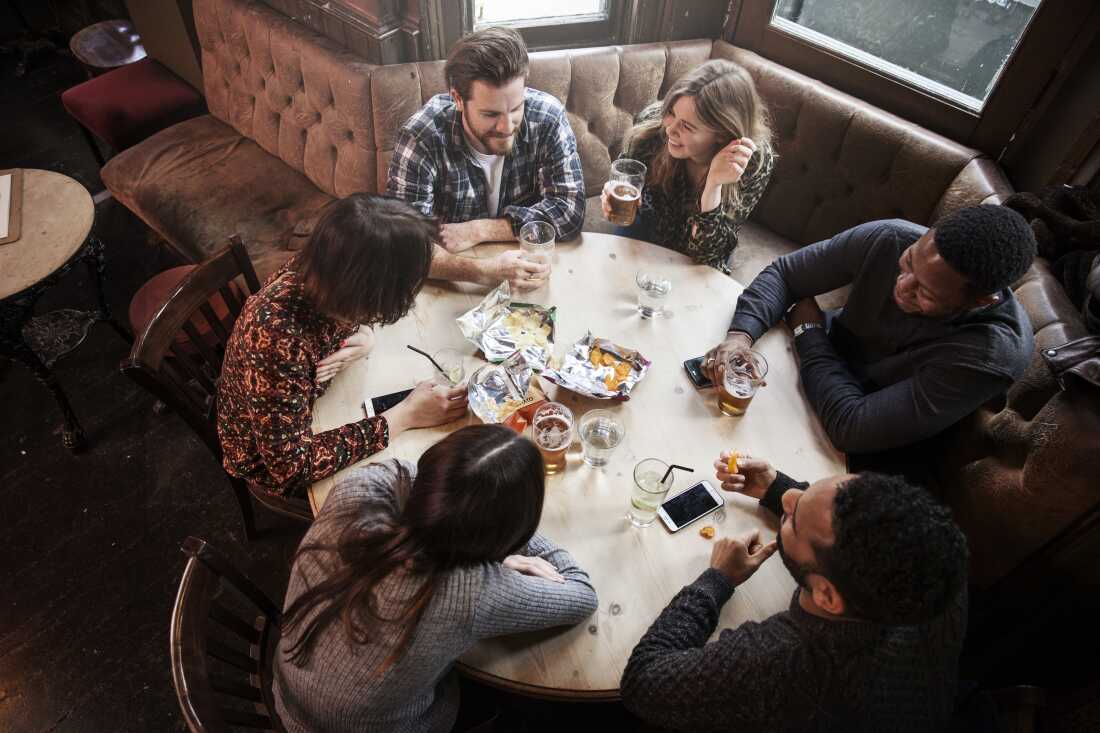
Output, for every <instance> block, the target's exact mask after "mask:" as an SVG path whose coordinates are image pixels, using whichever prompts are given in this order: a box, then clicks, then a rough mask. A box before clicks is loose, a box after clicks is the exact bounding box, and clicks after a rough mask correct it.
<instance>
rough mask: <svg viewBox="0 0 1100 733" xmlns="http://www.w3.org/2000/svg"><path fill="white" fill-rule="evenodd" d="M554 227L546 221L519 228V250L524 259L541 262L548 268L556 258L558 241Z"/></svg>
mask: <svg viewBox="0 0 1100 733" xmlns="http://www.w3.org/2000/svg"><path fill="white" fill-rule="evenodd" d="M557 234H558V233H557V231H555V230H554V225H553V224H550V223H549V222H545V221H529V222H527V223H526V224H524V225H523V226H521V227H520V228H519V248H520V251H521V252H523V256H524V259H528V260H530V261H532V262H539V263H542V264H544V265H546V266H547V267H549V266H550V265H551V264H552V263H551V260H553V256H554V242H555V241H556V239H557Z"/></svg>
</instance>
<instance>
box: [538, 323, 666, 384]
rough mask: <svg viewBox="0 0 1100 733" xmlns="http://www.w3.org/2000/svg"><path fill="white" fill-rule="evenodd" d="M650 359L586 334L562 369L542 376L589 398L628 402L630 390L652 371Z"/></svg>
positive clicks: (571, 349) (563, 361) (547, 371)
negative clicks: (650, 369)
mask: <svg viewBox="0 0 1100 733" xmlns="http://www.w3.org/2000/svg"><path fill="white" fill-rule="evenodd" d="M649 364H650V362H649V360H648V359H646V358H645V357H644V356H642V355H641V354H639V353H638V352H637V351H635V350H634V349H628V348H626V347H625V346H620V345H619V344H616V343H612V342H611V341H608V340H607V339H601V338H595V337H594V336H593V335H592V333H591V332H589V333H587V334H585V336H584V338H582V339H581V340H580V341H578V342H577V343H575V344H573V346H572V347H570V349H569V352H568V353H567V354H566V355H565V358H564V359H562V364H561V367H559V368H557V369H554V368H548V369H545V370H544V371H543V372H542V376H543V377H544V378H545V379H547V380H549V381H551V382H553V383H554V384H557V385H559V386H562V387H565V388H566V389H569V390H572V391H573V392H576V393H578V394H582V395H586V396H588V397H596V398H599V399H605V400H629V399H630V391H631V390H632V389H634V386H635V385H636V384H638V382H640V381H642V377H644V376H645V375H646V372H647V371H648V370H649Z"/></svg>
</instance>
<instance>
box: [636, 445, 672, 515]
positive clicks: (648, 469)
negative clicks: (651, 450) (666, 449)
mask: <svg viewBox="0 0 1100 733" xmlns="http://www.w3.org/2000/svg"><path fill="white" fill-rule="evenodd" d="M662 478H664V481H662V480H661V479H662ZM672 481H673V476H672V473H671V472H669V470H668V464H667V463H665V462H664V461H659V460H657V459H656V458H647V459H645V460H644V461H640V462H639V463H638V465H636V466H635V467H634V488H633V490H632V491H631V492H630V512H629V513H628V514H627V518H628V519H630V523H631V524H633V525H634V526H635V527H648V526H649V525H651V524H653V520H654V519H656V518H657V510H658V509H660V508H661V502H663V501H664V500H665V497H666V496H668V490H669V489H671V488H672Z"/></svg>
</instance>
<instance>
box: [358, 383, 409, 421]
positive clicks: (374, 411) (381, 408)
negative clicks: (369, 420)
mask: <svg viewBox="0 0 1100 733" xmlns="http://www.w3.org/2000/svg"><path fill="white" fill-rule="evenodd" d="M411 392H412V390H411V389H403V390H401V391H400V392H391V393H390V394H387V395H382V396H381V397H372V398H371V401H370V406H371V409H370V410H369V411H368V412H369V413H370V415H369V417H374V416H375V415H381V414H382V413H383V412H385V411H386V410H388V409H390V408H391V407H394V406H396V405H397V403H398V402H400V401H401V400H403V399H405V398H406V397H408V396H409V393H411Z"/></svg>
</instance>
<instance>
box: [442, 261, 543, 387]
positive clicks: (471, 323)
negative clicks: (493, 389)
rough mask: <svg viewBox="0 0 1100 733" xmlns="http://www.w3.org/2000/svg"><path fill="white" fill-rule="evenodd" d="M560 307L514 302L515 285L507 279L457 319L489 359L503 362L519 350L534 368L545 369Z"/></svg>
mask: <svg viewBox="0 0 1100 733" xmlns="http://www.w3.org/2000/svg"><path fill="white" fill-rule="evenodd" d="M556 310H557V309H556V308H545V307H543V306H541V305H534V304H532V303H513V302H512V297H511V288H509V286H508V283H507V282H503V283H501V284H500V286H499V287H497V288H496V289H494V290H493V291H492V292H490V293H489V294H488V295H486V296H485V298H484V299H483V300H482V301H481V302H480V303H478V305H477V307H476V308H474V309H473V310H470V311H467V312H466V313H463V314H462V315H461V316H459V317H458V318H456V319H455V322H456V323H458V328H459V329H460V330H461V331H462V335H463V336H465V337H466V339H467V340H469V341H470V342H471V343H473V344H475V345H476V346H477V347H478V348H480V349H481V351H482V353H484V354H485V359H486V360H487V361H492V362H499V361H503V360H504V359H505V358H507V357H508V356H509V355H511V354H513V353H515V352H517V351H519V352H521V353H522V354H523V357H524V359H526V361H527V363H528V364H529V365H530V366H531V368H532V369H534V370H535V371H542V370H543V369H545V368H546V366H547V365H548V364H549V362H550V357H551V356H552V355H553V353H554V346H553V344H554V314H555V312H556Z"/></svg>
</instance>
